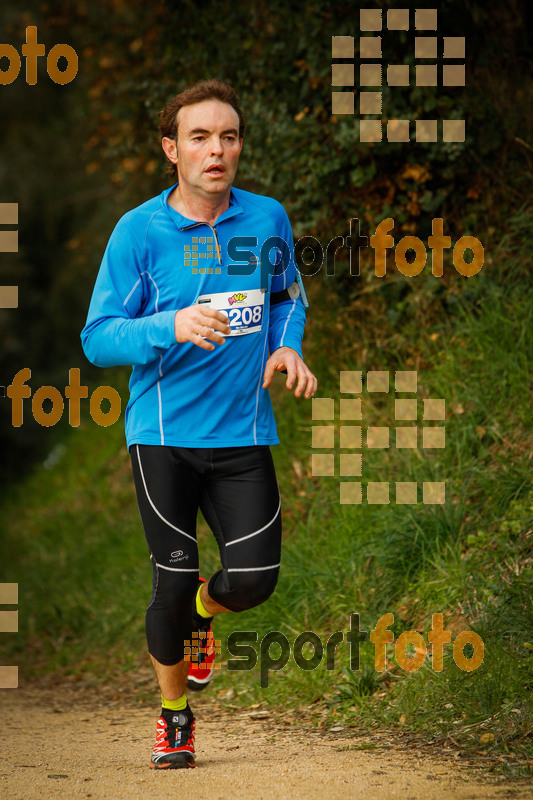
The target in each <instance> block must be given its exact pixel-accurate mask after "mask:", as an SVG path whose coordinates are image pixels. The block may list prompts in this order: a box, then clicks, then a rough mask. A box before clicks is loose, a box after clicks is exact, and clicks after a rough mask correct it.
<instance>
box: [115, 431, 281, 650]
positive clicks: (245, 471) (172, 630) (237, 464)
mask: <svg viewBox="0 0 533 800" xmlns="http://www.w3.org/2000/svg"><path fill="white" fill-rule="evenodd" d="M130 454H131V460H132V467H133V477H134V480H135V488H136V491H137V500H138V503H139V510H140V512H141V519H142V523H143V527H144V532H145V535H146V540H147V542H148V547H149V548H150V558H151V561H152V566H153V591H152V599H151V601H150V605H149V606H148V609H147V612H146V638H147V640H148V650H149V652H150V653H151V654H152V655H153V656H154V658H156V659H157V661H159V662H160V663H161V664H167V665H170V664H176V663H177V662H178V661H181V659H182V658H183V642H184V640H185V639H190V638H191V613H192V608H193V600H194V598H195V595H196V591H197V588H198V575H199V572H198V547H197V544H196V517H197V513H198V509H199V508H200V509H201V510H202V514H203V515H204V517H205V519H206V521H207V523H208V525H209V526H210V528H211V530H212V531H213V533H214V535H215V537H216V540H217V543H218V547H219V550H220V560H221V563H222V569H221V570H219V571H218V572H216V573H215V574H214V575H213V576H212V578H211V580H210V581H209V585H208V591H209V595H210V597H212V598H213V600H215V601H216V602H217V603H220V604H221V605H223V606H225V607H226V608H229V609H230V610H232V611H244V610H245V609H247V608H252V607H253V606H256V605H259V604H260V603H263V602H264V601H265V600H266V599H267V598H268V597H270V595H271V594H272V592H273V591H274V588H275V586H276V582H277V579H278V573H279V563H280V550H281V511H280V497H279V491H278V485H277V481H276V475H275V472H274V465H273V462H272V455H271V453H270V449H269V447H268V446H266V445H258V446H252V447H217V448H185V447H167V446H166V445H165V446H162V445H143V444H134V445H132V446H131V448H130Z"/></svg>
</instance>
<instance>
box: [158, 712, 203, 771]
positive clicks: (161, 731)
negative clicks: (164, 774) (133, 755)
mask: <svg viewBox="0 0 533 800" xmlns="http://www.w3.org/2000/svg"><path fill="white" fill-rule="evenodd" d="M163 714H164V716H163ZM163 714H162V715H161V716H160V717H159V719H158V720H157V732H156V737H155V746H154V751H153V753H152V758H151V759H150V766H151V767H152V768H153V769H182V768H183V767H195V766H196V759H195V757H194V716H193V713H192V711H191V709H190V708H189V706H188V705H187V707H186V708H185V709H184V711H167V710H165V711H164V712H163Z"/></svg>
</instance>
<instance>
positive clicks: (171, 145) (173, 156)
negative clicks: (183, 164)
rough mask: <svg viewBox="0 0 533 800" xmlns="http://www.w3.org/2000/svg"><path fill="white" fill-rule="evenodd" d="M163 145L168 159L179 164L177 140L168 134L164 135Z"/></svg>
mask: <svg viewBox="0 0 533 800" xmlns="http://www.w3.org/2000/svg"><path fill="white" fill-rule="evenodd" d="M161 147H162V148H163V152H164V153H165V155H166V157H167V158H168V160H169V161H171V162H172V163H173V164H177V163H178V149H177V145H176V140H175V139H170V138H169V137H168V136H164V137H163V138H162V139H161Z"/></svg>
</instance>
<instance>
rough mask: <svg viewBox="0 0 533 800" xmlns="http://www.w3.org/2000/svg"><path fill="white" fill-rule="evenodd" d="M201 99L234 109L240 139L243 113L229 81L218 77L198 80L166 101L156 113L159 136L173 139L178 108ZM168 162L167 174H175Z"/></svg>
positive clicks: (175, 131)
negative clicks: (227, 105)
mask: <svg viewBox="0 0 533 800" xmlns="http://www.w3.org/2000/svg"><path fill="white" fill-rule="evenodd" d="M203 100H220V101H221V102H222V103H228V104H229V105H230V106H231V107H232V108H233V109H235V111H236V112H237V116H238V117H239V139H242V137H243V136H244V129H245V127H246V126H245V122H244V115H243V113H242V111H241V108H240V106H239V101H238V100H237V95H236V94H235V91H234V89H233V87H231V86H230V85H229V83H224V81H220V80H218V78H211V79H210V80H207V81H199V82H198V83H195V84H194V86H191V87H190V88H189V89H185V91H183V92H180V93H179V94H177V95H176V96H175V97H173V98H172V100H171V101H170V102H169V103H167V105H166V106H165V107H164V109H163V110H162V111H160V112H159V114H158V117H159V132H160V134H161V138H162V139H163V138H165V137H168V138H169V139H175V138H176V137H177V135H178V111H179V110H180V108H183V107H184V106H192V105H194V103H201V102H202V101H203ZM168 163H169V166H168V170H167V172H168V174H169V175H175V173H176V172H177V171H178V170H177V167H176V165H175V164H173V163H172V162H171V161H169V162H168Z"/></svg>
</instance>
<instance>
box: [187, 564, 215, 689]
mask: <svg viewBox="0 0 533 800" xmlns="http://www.w3.org/2000/svg"><path fill="white" fill-rule="evenodd" d="M200 583H205V578H200ZM212 622H213V617H209V618H207V619H206V618H205V617H201V616H200V615H199V614H198V613H197V612H196V608H195V607H194V608H193V613H192V637H193V638H192V642H191V645H192V647H191V660H190V661H189V672H188V674H187V688H188V689H191V690H192V691H193V692H199V691H201V690H202V689H205V688H206V687H207V685H208V684H209V682H210V680H211V678H212V677H213V674H214V672H215V649H216V648H215V637H214V635H213V628H212Z"/></svg>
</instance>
